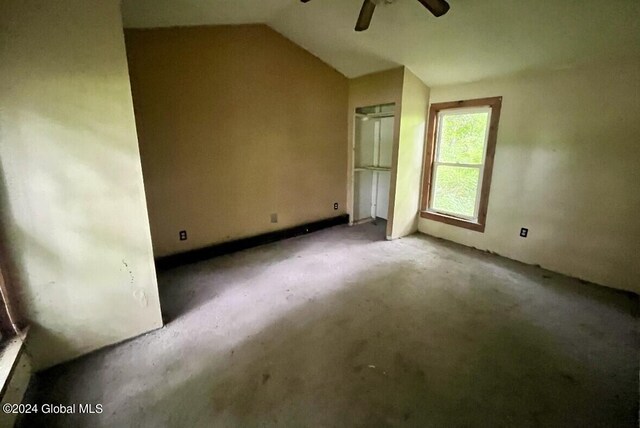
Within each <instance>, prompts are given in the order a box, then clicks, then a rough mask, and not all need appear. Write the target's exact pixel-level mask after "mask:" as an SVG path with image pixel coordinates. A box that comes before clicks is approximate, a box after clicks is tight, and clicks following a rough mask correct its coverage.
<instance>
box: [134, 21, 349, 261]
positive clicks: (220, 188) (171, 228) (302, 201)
mask: <svg viewBox="0 0 640 428" xmlns="http://www.w3.org/2000/svg"><path fill="white" fill-rule="evenodd" d="M126 38H127V50H128V54H129V65H130V70H131V81H132V86H133V95H134V97H133V98H134V104H135V110H136V120H137V123H138V136H139V139H140V148H141V153H142V163H143V171H144V177H145V185H146V191H147V201H148V204H149V212H150V219H151V232H152V237H153V243H154V249H155V254H156V256H163V255H167V254H171V253H177V252H181V251H185V250H189V249H193V248H199V247H204V246H207V245H210V244H213V243H217V242H223V241H228V240H232V239H236V238H240V237H246V236H252V235H257V234H260V233H264V232H269V231H273V230H277V229H283V228H286V227H290V226H294V225H298V224H304V223H307V222H311V221H315V220H320V219H325V218H329V217H333V216H336V215H340V214H344V213H345V212H346V204H345V202H346V185H347V184H346V174H345V170H346V166H347V153H346V150H345V147H346V144H347V119H346V118H347V114H346V108H347V96H348V92H347V91H348V87H347V79H346V78H345V77H344V76H342V75H341V74H340V73H338V72H337V71H335V70H334V69H332V68H331V67H329V66H328V65H326V64H324V63H323V62H321V61H320V60H319V59H317V58H316V57H314V56H313V55H311V54H310V53H308V52H306V51H305V50H303V49H302V48H300V47H298V46H296V45H295V44H293V43H292V42H290V41H289V40H287V39H285V38H284V37H282V36H281V35H279V34H278V33H276V32H274V31H273V30H271V29H269V28H268V27H266V26H264V25H246V26H215V27H189V28H170V29H153V30H130V31H129V30H127V35H126ZM334 202H338V203H339V209H338V210H337V211H336V210H334V208H333V204H334ZM272 213H277V214H278V218H279V222H278V223H277V224H272V223H271V222H270V215H271V214H272ZM180 230H187V232H188V235H189V239H188V240H187V241H182V242H181V241H179V239H178V238H179V236H178V233H179V231H180Z"/></svg>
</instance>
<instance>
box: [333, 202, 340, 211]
mask: <svg viewBox="0 0 640 428" xmlns="http://www.w3.org/2000/svg"><path fill="white" fill-rule="evenodd" d="M338 206H339V205H338V203H337V202H336V203H334V204H333V209H334V210H337V209H338Z"/></svg>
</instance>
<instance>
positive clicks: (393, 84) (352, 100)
mask: <svg viewBox="0 0 640 428" xmlns="http://www.w3.org/2000/svg"><path fill="white" fill-rule="evenodd" d="M403 83H404V67H398V68H394V69H391V70H387V71H382V72H379V73H373V74H368V75H366V76H361V77H357V78H355V79H351V80H349V111H348V123H349V128H348V129H349V130H348V135H349V144H348V147H347V152H348V156H349V162H348V168H347V177H348V180H349V182H348V185H347V209H348V210H349V214H350V215H353V213H352V212H351V210H352V207H353V161H354V160H353V150H354V147H355V146H354V138H355V112H356V108H358V107H367V106H374V105H379V104H390V103H395V105H396V107H395V125H394V130H393V131H394V135H393V155H392V163H391V165H392V167H391V183H392V185H391V188H390V189H389V192H390V198H389V203H390V207H393V205H392V201H393V197H392V195H393V193H394V192H395V189H394V188H393V182H394V176H395V174H396V164H397V156H398V153H397V150H398V140H399V138H400V117H401V113H402V86H403ZM389 211H390V213H389V221H388V222H387V237H390V236H391V225H392V223H393V209H392V208H391V209H390V210H389Z"/></svg>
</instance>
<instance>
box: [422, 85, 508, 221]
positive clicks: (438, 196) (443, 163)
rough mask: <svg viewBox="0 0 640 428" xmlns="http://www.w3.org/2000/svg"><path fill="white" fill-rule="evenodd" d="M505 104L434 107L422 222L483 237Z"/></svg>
mask: <svg viewBox="0 0 640 428" xmlns="http://www.w3.org/2000/svg"><path fill="white" fill-rule="evenodd" d="M501 105H502V98H501V97H496V98H483V99H477V100H468V101H455V102H449V103H440V104H432V105H431V109H430V111H429V128H428V132H427V141H426V144H427V150H426V156H425V169H424V171H425V174H424V183H423V187H422V205H421V211H422V212H421V216H422V217H423V218H427V219H430V220H435V221H441V222H444V223H448V224H451V225H454V226H460V227H464V228H467V229H471V230H475V231H478V232H484V226H485V221H486V217H487V208H488V204H489V188H490V186H491V171H492V168H493V156H494V154H495V149H496V136H497V131H498V121H499V119H500V108H501Z"/></svg>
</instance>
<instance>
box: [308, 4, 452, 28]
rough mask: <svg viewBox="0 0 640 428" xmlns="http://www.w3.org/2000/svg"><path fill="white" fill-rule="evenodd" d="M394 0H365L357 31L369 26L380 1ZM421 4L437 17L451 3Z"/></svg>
mask: <svg viewBox="0 0 640 428" xmlns="http://www.w3.org/2000/svg"><path fill="white" fill-rule="evenodd" d="M300 1H301V2H302V3H308V2H309V1H310V0H300ZM392 1H393V0H364V3H362V9H360V15H359V16H358V21H357V22H356V28H355V30H356V31H364V30H366V29H367V28H369V25H370V24H371V18H373V12H374V11H375V10H376V6H377V5H378V4H380V3H392ZM418 1H419V2H420V4H421V5H422V6H424V7H426V8H427V9H428V10H429V12H431V13H432V14H433V15H434V16H435V17H436V18H437V17H439V16H442V15H444V14H445V13H447V12H448V11H449V3H447V2H446V1H445V0H418Z"/></svg>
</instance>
